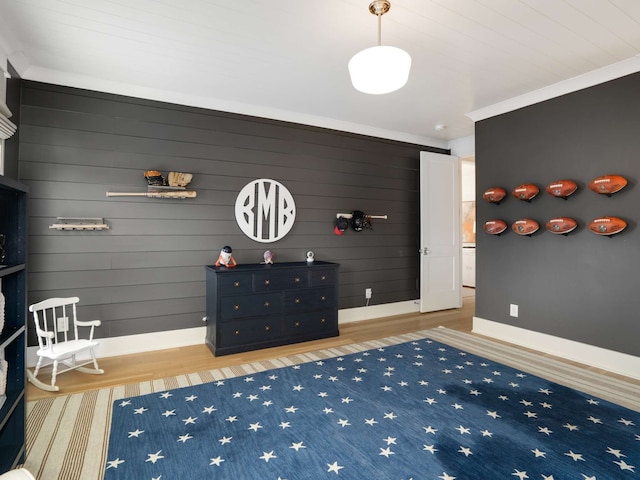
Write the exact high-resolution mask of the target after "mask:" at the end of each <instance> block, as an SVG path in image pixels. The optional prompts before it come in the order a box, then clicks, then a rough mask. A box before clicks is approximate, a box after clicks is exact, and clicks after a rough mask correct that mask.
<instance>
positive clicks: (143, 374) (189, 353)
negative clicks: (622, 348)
mask: <svg viewBox="0 0 640 480" xmlns="http://www.w3.org/2000/svg"><path fill="white" fill-rule="evenodd" d="M474 313H475V297H474V296H469V297H464V298H463V306H462V308H459V309H453V310H444V311H441V312H433V313H424V314H420V313H415V314H407V315H398V316H393V317H385V318H379V319H374V320H365V321H362V322H353V323H345V324H343V325H341V326H340V336H338V337H333V338H327V339H324V340H315V341H312V342H304V343H296V344H293V345H284V346H281V347H274V348H266V349H263V350H255V351H251V352H243V353H236V354H233V355H225V356H222V357H214V356H213V355H212V354H211V352H210V351H209V349H208V348H207V347H206V346H205V344H204V339H203V343H202V344H199V345H191V346H188V347H179V348H172V349H168V350H156V351H152V352H147V353H137V354H133V355H122V356H118V357H107V358H101V359H99V363H100V367H101V368H102V369H104V371H105V373H104V375H88V374H86V373H80V372H77V371H73V372H68V373H64V374H62V375H60V376H59V377H58V382H57V384H58V386H59V387H60V391H59V392H46V391H43V390H40V389H39V388H36V387H34V386H33V385H32V384H31V383H27V393H26V395H27V401H30V400H39V399H42V398H49V397H52V396H56V395H65V394H70V393H76V392H83V391H87V390H94V389H99V388H105V387H111V386H114V385H123V384H128V383H135V382H143V381H148V380H155V379H158V378H163V377H170V376H175V375H181V374H185V373H195V372H201V371H204V370H210V369H214V368H223V367H229V366H233V365H242V364H244V363H251V362H257V361H261V360H268V359H271V358H278V357H286V356H288V355H295V354H299V353H304V352H311V351H314V350H322V349H326V348H332V347H338V346H342V345H348V344H351V343H360V342H366V341H369V340H375V339H378V338H384V337H390V336H393V335H400V334H403V333H410V332H415V331H418V330H426V329H428V328H435V327H438V326H443V327H447V328H451V329H453V330H460V331H464V332H471V329H472V324H473V315H474ZM492 340H493V341H499V340H496V339H492ZM500 343H507V342H500ZM509 345H512V346H516V347H518V346H517V345H513V344H509ZM518 348H522V349H523V350H529V351H532V350H530V349H527V348H524V347H518ZM537 353H539V354H541V355H545V356H547V357H550V358H555V359H556V360H560V361H563V362H565V363H569V364H572V365H575V366H578V367H581V368H585V369H587V370H591V371H595V372H598V373H601V374H603V375H608V376H610V377H614V378H619V379H621V380H624V381H627V382H629V383H631V384H634V385H640V380H639V379H635V378H629V377H624V376H622V375H617V374H615V373H611V372H607V371H604V370H601V369H598V368H595V367H591V366H587V365H582V364H579V363H576V362H571V361H568V360H566V359H563V358H560V357H555V356H553V355H548V354H542V353H540V352H537ZM43 378H46V377H43Z"/></svg>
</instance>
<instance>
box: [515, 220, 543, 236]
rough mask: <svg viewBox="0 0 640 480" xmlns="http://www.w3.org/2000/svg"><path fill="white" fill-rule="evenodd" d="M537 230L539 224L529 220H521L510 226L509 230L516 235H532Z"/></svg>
mask: <svg viewBox="0 0 640 480" xmlns="http://www.w3.org/2000/svg"><path fill="white" fill-rule="evenodd" d="M539 228H540V224H539V223H538V222H536V221H535V220H532V219H530V218H521V219H520V220H516V221H515V222H513V224H512V225H511V230H513V231H514V232H515V233H517V234H518V235H532V234H534V233H535V232H537V231H538V229H539Z"/></svg>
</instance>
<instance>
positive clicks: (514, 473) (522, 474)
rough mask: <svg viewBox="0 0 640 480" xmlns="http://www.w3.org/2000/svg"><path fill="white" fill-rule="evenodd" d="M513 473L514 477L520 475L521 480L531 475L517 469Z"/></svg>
mask: <svg viewBox="0 0 640 480" xmlns="http://www.w3.org/2000/svg"><path fill="white" fill-rule="evenodd" d="M511 475H513V476H514V477H519V478H520V480H524V479H525V478H529V475H527V472H521V471H520V470H516V471H515V472H513V473H512V474H511Z"/></svg>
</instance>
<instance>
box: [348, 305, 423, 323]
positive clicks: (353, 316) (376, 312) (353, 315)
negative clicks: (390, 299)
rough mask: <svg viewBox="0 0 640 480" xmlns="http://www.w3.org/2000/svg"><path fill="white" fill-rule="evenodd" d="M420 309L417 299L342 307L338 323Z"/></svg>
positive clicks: (413, 311) (389, 315) (401, 313)
mask: <svg viewBox="0 0 640 480" xmlns="http://www.w3.org/2000/svg"><path fill="white" fill-rule="evenodd" d="M419 311H420V301H419V300H408V301H406V302H396V303H385V304H382V305H370V306H368V307H355V308H344V309H342V310H340V311H338V324H343V323H350V322H359V321H361V320H372V319H374V318H381V317H391V316H393V315H403V314H405V313H416V312H419Z"/></svg>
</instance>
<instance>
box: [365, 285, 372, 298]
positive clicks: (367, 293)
mask: <svg viewBox="0 0 640 480" xmlns="http://www.w3.org/2000/svg"><path fill="white" fill-rule="evenodd" d="M364 298H366V299H367V300H368V299H370V298H371V289H370V288H367V289H366V290H365V291H364Z"/></svg>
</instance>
